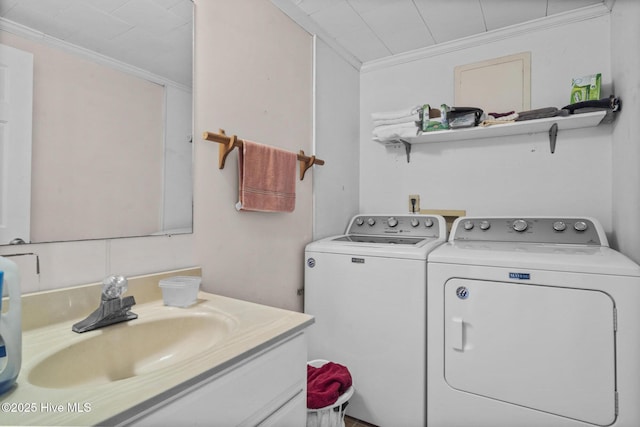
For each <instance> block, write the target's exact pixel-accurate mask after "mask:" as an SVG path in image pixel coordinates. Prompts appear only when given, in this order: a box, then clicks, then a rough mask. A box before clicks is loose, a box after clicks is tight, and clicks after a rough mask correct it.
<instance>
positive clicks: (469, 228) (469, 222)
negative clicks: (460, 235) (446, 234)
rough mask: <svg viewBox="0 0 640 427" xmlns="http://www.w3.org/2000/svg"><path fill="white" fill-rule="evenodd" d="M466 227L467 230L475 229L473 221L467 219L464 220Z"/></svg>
mask: <svg viewBox="0 0 640 427" xmlns="http://www.w3.org/2000/svg"><path fill="white" fill-rule="evenodd" d="M464 229H465V230H467V231H468V230H473V222H471V221H465V222H464Z"/></svg>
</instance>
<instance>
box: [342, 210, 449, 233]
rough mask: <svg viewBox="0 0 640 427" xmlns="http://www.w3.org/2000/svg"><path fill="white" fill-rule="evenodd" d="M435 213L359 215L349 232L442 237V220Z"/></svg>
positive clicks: (350, 225) (348, 229)
mask: <svg viewBox="0 0 640 427" xmlns="http://www.w3.org/2000/svg"><path fill="white" fill-rule="evenodd" d="M441 221H443V218H441V217H438V216H434V215H357V216H355V217H353V219H352V220H351V222H350V223H349V227H348V228H347V234H360V235H363V234H366V235H378V236H382V235H389V234H397V235H403V236H406V237H440V222H441Z"/></svg>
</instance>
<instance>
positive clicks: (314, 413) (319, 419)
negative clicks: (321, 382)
mask: <svg viewBox="0 0 640 427" xmlns="http://www.w3.org/2000/svg"><path fill="white" fill-rule="evenodd" d="M328 362H329V361H328V360H322V359H316V360H312V361H310V362H307V364H308V365H311V366H313V367H314V368H319V367H321V366H322V365H324V364H325V363H328ZM353 391H354V389H353V385H351V387H349V388H348V389H347V391H345V392H344V393H342V394H341V395H340V397H339V398H338V400H336V402H335V403H334V404H332V405H329V406H325V407H324V408H318V409H309V408H307V427H344V409H345V408H346V407H347V405H348V404H349V399H350V398H351V396H353Z"/></svg>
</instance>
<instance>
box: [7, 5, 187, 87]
mask: <svg viewBox="0 0 640 427" xmlns="http://www.w3.org/2000/svg"><path fill="white" fill-rule="evenodd" d="M0 16H1V17H3V18H5V19H6V20H9V21H12V22H14V23H18V24H21V25H24V26H26V27H29V28H31V29H33V30H35V31H36V32H40V33H44V34H45V35H47V36H50V37H53V38H55V39H59V40H63V41H65V42H68V43H71V44H73V45H76V46H80V47H82V48H86V49H89V50H92V51H95V52H98V53H100V54H102V55H105V56H107V57H109V58H113V59H116V60H118V61H121V62H124V63H126V64H130V65H133V66H135V67H137V68H141V69H143V70H146V71H149V72H151V73H154V74H157V75H159V76H162V77H164V78H166V79H169V80H171V81H174V82H176V83H180V84H183V85H185V86H189V87H191V84H192V71H191V70H192V40H193V2H192V0H46V1H45V0H0ZM5 24H6V21H5ZM1 28H5V26H3V27H1ZM12 28H13V27H12ZM15 28H17V29H20V27H19V26H16V27H15ZM5 29H6V28H5ZM13 32H15V31H13ZM38 35H39V34H37V33H35V34H31V36H32V37H33V38H38ZM40 37H41V35H40Z"/></svg>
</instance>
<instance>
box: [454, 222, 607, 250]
mask: <svg viewBox="0 0 640 427" xmlns="http://www.w3.org/2000/svg"><path fill="white" fill-rule="evenodd" d="M449 240H450V241H454V240H467V241H492V242H523V243H554V244H575V245H590V246H593V245H595V246H609V244H608V241H607V237H606V235H605V233H604V230H603V228H602V226H601V225H600V223H599V222H598V221H597V220H595V219H594V218H586V217H585V218H577V217H571V218H556V217H522V218H517V217H486V218H484V217H463V218H459V219H458V220H456V222H455V223H454V224H453V229H452V230H451V236H450V239H449Z"/></svg>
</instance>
